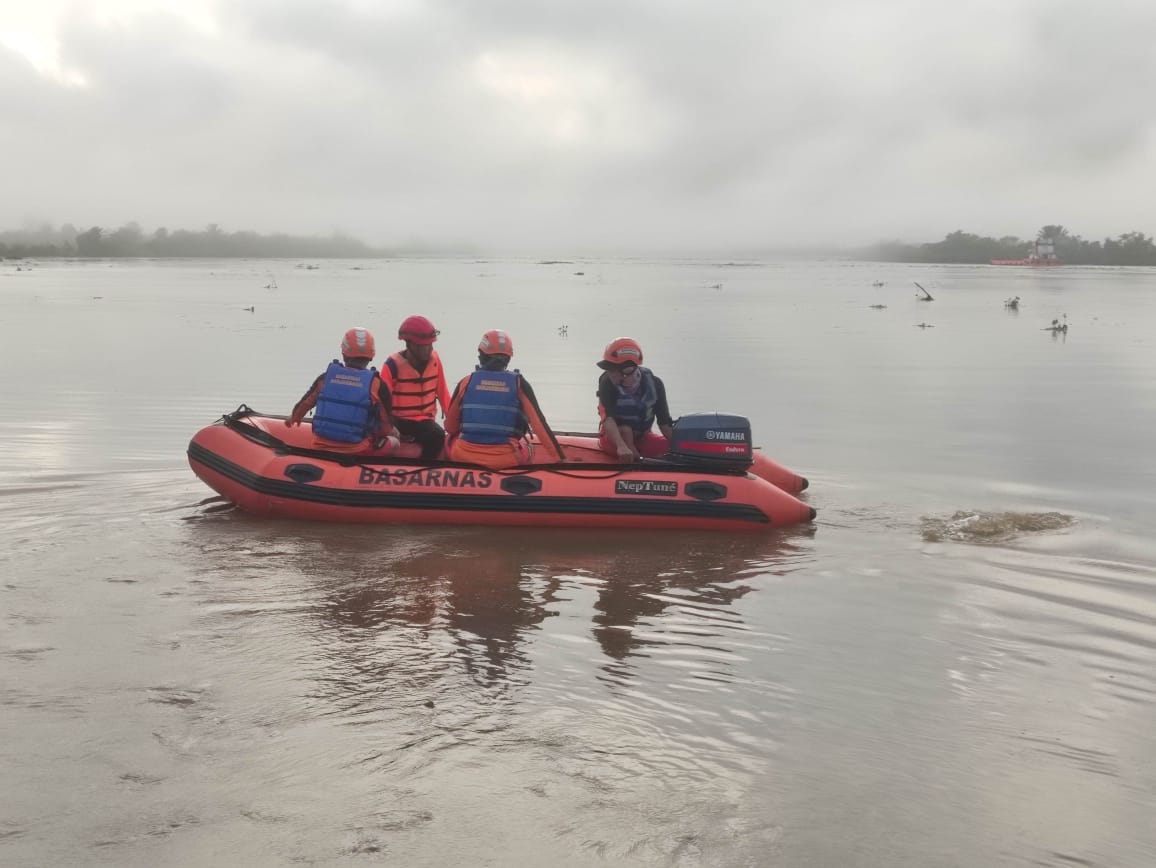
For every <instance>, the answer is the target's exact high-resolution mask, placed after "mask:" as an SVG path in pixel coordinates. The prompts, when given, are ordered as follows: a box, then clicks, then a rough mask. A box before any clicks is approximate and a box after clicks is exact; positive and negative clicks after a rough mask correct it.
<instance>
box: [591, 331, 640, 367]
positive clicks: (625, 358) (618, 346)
mask: <svg viewBox="0 0 1156 868" xmlns="http://www.w3.org/2000/svg"><path fill="white" fill-rule="evenodd" d="M626 362H633V363H634V364H636V365H641V364H642V347H640V346H639V345H638V341H636V340H635V339H634V338H615V339H614V340H612V341H611V342H610V343H608V344H607V345H606V349H605V350H603V351H602V361H600V362H599V363H598V367H600V368H602V370H604V371H609V370H610V369H611V368H617V367H618V366H619V365H621V364H624V363H626Z"/></svg>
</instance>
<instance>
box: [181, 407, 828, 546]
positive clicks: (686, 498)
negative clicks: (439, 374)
mask: <svg viewBox="0 0 1156 868" xmlns="http://www.w3.org/2000/svg"><path fill="white" fill-rule="evenodd" d="M575 438H577V442H573V441H574V440H575ZM559 441H560V442H561V443H562V444H563V451H564V452H565V454H566V459H567V460H566V461H565V462H563V463H561V464H542V465H529V466H525V467H515V468H508V469H506V470H500V471H496V470H488V469H486V468H483V467H479V466H476V465H468V464H455V463H450V462H439V461H435V462H422V461H420V460H418V459H417V458H416V457H412V456H391V457H389V458H367V457H365V456H355V455H343V454H338V453H333V452H324V451H320V450H316V449H314V448H312V442H313V432H312V430H311V428H310V427H309V425H308V424H307V423H306V424H304V425H301V426H300V427H294V428H287V427H285V424H284V417H283V416H265V415H261V414H258V413H256V412H254V411H253V410H250V409H249V408H248V407H244V406H242V407H241V408H240V409H238V410H237V411H235V412H233V413H230V414H227V415H226V416H223V417H222V418H221V419H220V420H218V421H217V422H215V423H214V424H212V425H209V426H207V427H206V428H203V429H201V430H200V431H198V432H197V434H196V435H195V436H194V437H193V439H192V440H191V441H190V443H189V448H188V458H189V465H190V466H191V467H192V469H193V472H194V473H195V474H196V475H197V476H198V477H199V478H200V479H201V480H202V481H204V482H205V484H207V485H208V486H209V487H210V488H212V489H213V490H214V491H216V492H217V493H218V494H220V495H222V496H223V497H225V498H226V499H227V500H229V501H231V502H233V503H235V504H236V505H237V506H238V507H240V508H241V509H243V510H245V511H247V512H249V513H252V514H254V515H259V516H267V517H278V518H297V519H308V520H316V521H341V522H378V523H396V524H477V525H532V526H546V527H595V528H597V527H604V528H622V527H635V528H676V529H704V530H726V531H765V530H767V529H770V528H774V527H781V526H784V525H790V524H797V523H800V522H808V521H811V520H813V519H814V517H815V510H814V509H812V508H811V507H810V506H808V505H807V504H805V503H803V502H802V501H800V500H798V499H797V498H795V497H794V496H793V495H791V494H789V493H788V492H786V491H784V490H783V489H781V488H779V487H777V486H776V485H773V484H771V482H769V481H767V480H766V479H764V478H762V477H761V476H756V475H754V473H753V472H743V471H734V470H718V469H715V468H705V469H704V468H699V467H694V466H690V465H685V464H674V463H671V462H667V461H662V460H655V459H645V460H643V461H641V462H638V463H635V464H625V465H623V464H616V463H613V461H608V460H603V459H609V458H610V456H606V455H605V454H604V453H602V452H601V451H599V450H597V448H596V445H595V447H594V450H593V451H591V449H590V448H589V444H588V443H587V442H586V441H593V443H594V444H596V443H597V439H596V438H595V437H593V435H572V434H571V435H562V436H560V437H559ZM407 446H408V444H407V445H405V446H403V450H404V449H406V447H407ZM767 461H768V462H769V461H770V460H769V459H767ZM770 464H771V465H773V467H774V468H779V467H780V465H775V464H774V463H773V462H770ZM764 466H766V465H764ZM754 469H755V468H754V467H752V470H754ZM782 470H783V471H785V473H787V474H789V476H790V477H794V476H795V475H794V474H791V473H790V471H786V469H785V468H782ZM795 478H797V479H802V477H795ZM788 481H789V477H788Z"/></svg>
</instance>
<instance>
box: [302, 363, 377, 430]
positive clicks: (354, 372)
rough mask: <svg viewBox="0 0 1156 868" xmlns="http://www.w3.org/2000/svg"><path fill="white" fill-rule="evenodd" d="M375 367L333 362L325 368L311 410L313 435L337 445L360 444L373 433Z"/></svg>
mask: <svg viewBox="0 0 1156 868" xmlns="http://www.w3.org/2000/svg"><path fill="white" fill-rule="evenodd" d="M376 377H377V369H376V368H366V369H365V370H359V369H358V368H347V367H345V365H343V364H341V362H339V361H337V360H336V359H335V360H333V361H332V362H330V363H329V367H328V368H326V369H325V380H324V381H323V382H322V384H321V394H319V395H318V396H317V407H316V409H315V410H314V411H313V433H314V434H316V435H318V436H320V437H324V438H325V439H326V440H336V441H338V442H339V443H360V442H361V441H362V440H364V439H365V438H366V437H368V436H369V435H370V434H372V433H373V432H374V426H375V424H376V421H377V419H376V416H375V414H374V413H373V393H372V391H371V389H372V388H373V381H374V379H375V378H376Z"/></svg>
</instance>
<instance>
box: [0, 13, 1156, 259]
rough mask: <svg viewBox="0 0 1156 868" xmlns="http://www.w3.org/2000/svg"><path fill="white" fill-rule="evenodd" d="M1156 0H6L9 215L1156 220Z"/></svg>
mask: <svg viewBox="0 0 1156 868" xmlns="http://www.w3.org/2000/svg"><path fill="white" fill-rule="evenodd" d="M1154 83H1156V2H1154V0H1097V2H1089V0H1079V2H1072V0H1046V2H1045V0H956V2H946V0H745V2H724V0H709V2H708V0H703V2H690V0H636V2H632V0H574V2H551V0H425V2H422V0H327V2H319V0H227V2H211V0H180V2H170V0H148V2H145V0H137V2H132V0H127V2H121V0H78V2H71V3H69V2H58V0H35V2H33V0H0V159H2V164H0V228H18V227H20V226H23V225H24V224H25V223H26V222H27V221H29V220H34V221H44V220H47V221H50V222H53V223H56V224H59V223H63V222H71V223H73V224H75V225H76V226H78V227H80V228H86V227H88V226H91V225H101V226H104V227H106V228H110V229H111V228H115V227H117V226H120V225H122V224H124V223H126V222H128V221H130V220H135V221H137V222H139V223H140V224H142V226H143V227H144V228H145V230H146V231H152V230H153V229H155V228H156V227H158V226H166V227H169V228H170V229H172V228H192V229H200V228H203V227H204V226H205V225H206V224H208V223H210V222H214V223H219V224H221V226H222V227H223V228H224V229H226V230H228V231H232V230H236V229H255V230H257V231H260V232H272V231H285V232H292V233H304V234H328V233H331V232H334V231H343V232H347V233H350V234H353V235H355V236H357V237H359V238H362V239H363V240H365V241H368V242H370V243H372V244H394V243H401V242H410V241H414V240H419V241H426V242H449V243H471V244H474V245H477V246H478V247H480V248H482V249H486V250H491V251H493V252H542V253H547V252H556V253H559V254H563V253H581V252H594V251H597V250H607V251H610V250H615V251H629V250H638V251H643V250H687V251H692V250H703V251H706V250H719V251H723V250H738V249H752V248H761V247H774V246H778V245H804V244H835V245H851V244H860V243H870V242H873V241H877V240H881V239H892V238H897V239H903V240H911V241H930V240H937V239H938V238H941V237H942V236H943V235H944V234H945V233H946V232H949V231H951V230H954V229H958V228H963V229H967V230H969V231H974V232H978V233H980V234H992V235H1002V234H1013V235H1019V236H1021V237H1031V236H1033V235H1034V234H1035V232H1036V230H1037V229H1038V228H1039V227H1040V226H1041V225H1042V224H1044V223H1050V222H1059V223H1063V224H1064V225H1066V226H1068V227H1069V228H1070V229H1071V230H1072V231H1074V232H1077V233H1079V234H1081V235H1084V236H1085V237H1102V236H1104V235H1116V234H1119V233H1121V232H1125V231H1129V230H1132V229H1141V230H1143V231H1145V232H1148V233H1153V232H1156V94H1154V93H1153V90H1152V88H1153V84H1154Z"/></svg>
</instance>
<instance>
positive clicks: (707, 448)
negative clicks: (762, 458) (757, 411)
mask: <svg viewBox="0 0 1156 868" xmlns="http://www.w3.org/2000/svg"><path fill="white" fill-rule="evenodd" d="M752 450H753V447H752V445H751V423H750V421H749V420H748V419H747V418H746V417H745V416H731V415H729V414H727V413H691V414H690V415H687V416H682V417H680V418H679V419H678V420H676V421H675V423H674V438H673V439H672V440H671V441H670V454H669V455H668V456H667V457H668V458H670V460H672V461H677V462H679V463H680V464H694V465H696V466H700V467H703V468H704V469H706V468H717V469H719V470H746V469H747V468H748V467H750V466H751V462H752V461H754V452H753V451H752Z"/></svg>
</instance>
